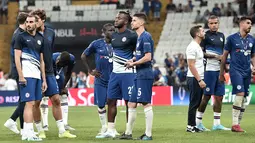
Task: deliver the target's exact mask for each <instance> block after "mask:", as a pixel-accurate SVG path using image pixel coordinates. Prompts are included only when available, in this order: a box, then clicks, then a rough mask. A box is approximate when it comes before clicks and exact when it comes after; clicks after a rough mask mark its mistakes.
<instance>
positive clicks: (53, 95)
mask: <svg viewBox="0 0 255 143" xmlns="http://www.w3.org/2000/svg"><path fill="white" fill-rule="evenodd" d="M32 14H33V15H37V16H38V27H37V31H38V32H40V33H41V34H42V35H43V36H44V37H45V40H44V51H43V55H44V62H45V68H46V69H45V70H46V71H45V72H46V82H47V84H48V89H47V90H46V91H45V93H44V96H45V98H50V100H51V102H52V113H53V116H54V118H55V120H56V123H57V126H58V130H59V137H61V138H62V137H66V138H75V137H76V136H75V135H72V134H70V133H69V132H67V131H66V130H65V127H64V122H63V119H62V112H61V106H60V96H59V90H58V85H57V81H56V77H55V75H54V70H53V64H52V63H53V60H52V54H53V48H54V41H55V32H54V31H53V29H51V28H48V27H46V26H45V25H44V22H45V20H46V13H45V11H44V10H40V9H38V10H35V11H32ZM38 106H39V105H38ZM41 106H43V107H48V103H47V104H45V99H43V100H42V105H41ZM43 109H44V108H43ZM47 110H48V108H47V109H46V110H42V113H43V119H44V120H43V122H44V124H46V126H44V129H45V128H46V130H47V128H48V126H47V124H48V114H47V115H45V114H46V113H48V111H47ZM37 113H38V114H37V115H36V116H35V119H34V121H35V125H36V128H37V130H38V133H39V137H40V138H46V135H45V132H44V129H43V127H42V123H41V112H40V111H38V112H37Z"/></svg>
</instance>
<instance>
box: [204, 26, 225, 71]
mask: <svg viewBox="0 0 255 143" xmlns="http://www.w3.org/2000/svg"><path fill="white" fill-rule="evenodd" d="M224 44H225V36H224V34H223V33H221V32H212V31H210V30H208V31H207V32H206V34H205V39H204V40H203V41H202V42H201V44H200V45H201V47H203V49H204V52H206V53H208V54H211V55H222V54H223V49H224ZM205 68H206V71H220V61H219V60H217V59H216V58H207V59H206V67H205Z"/></svg>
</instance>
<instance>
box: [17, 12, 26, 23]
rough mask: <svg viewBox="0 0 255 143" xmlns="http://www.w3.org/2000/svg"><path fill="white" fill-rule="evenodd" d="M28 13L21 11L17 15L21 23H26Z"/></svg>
mask: <svg viewBox="0 0 255 143" xmlns="http://www.w3.org/2000/svg"><path fill="white" fill-rule="evenodd" d="M27 16H28V13H25V12H20V13H19V15H18V17H17V21H18V23H19V24H24V23H25V22H26V19H27Z"/></svg>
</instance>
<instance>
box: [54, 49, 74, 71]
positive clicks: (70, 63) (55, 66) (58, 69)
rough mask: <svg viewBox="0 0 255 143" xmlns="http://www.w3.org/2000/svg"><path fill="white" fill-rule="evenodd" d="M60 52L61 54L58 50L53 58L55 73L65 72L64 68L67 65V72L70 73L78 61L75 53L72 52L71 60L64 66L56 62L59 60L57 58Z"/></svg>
mask: <svg viewBox="0 0 255 143" xmlns="http://www.w3.org/2000/svg"><path fill="white" fill-rule="evenodd" d="M60 54H61V53H60V52H56V53H53V54H52V59H53V60H52V62H53V63H52V64H53V70H54V74H55V75H59V74H64V68H65V67H67V70H66V72H68V73H70V72H72V70H73V67H74V65H75V63H76V62H75V57H74V55H72V54H70V61H69V62H68V63H67V64H66V65H64V66H62V67H58V66H57V64H56V61H57V58H58V56H59V55H60Z"/></svg>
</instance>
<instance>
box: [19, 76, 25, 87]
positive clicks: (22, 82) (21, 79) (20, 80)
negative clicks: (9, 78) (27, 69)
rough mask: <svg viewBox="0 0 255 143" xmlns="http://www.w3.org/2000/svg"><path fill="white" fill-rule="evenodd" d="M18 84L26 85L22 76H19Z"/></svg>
mask: <svg viewBox="0 0 255 143" xmlns="http://www.w3.org/2000/svg"><path fill="white" fill-rule="evenodd" d="M19 85H23V86H26V85H27V80H26V79H25V78H24V77H19Z"/></svg>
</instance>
